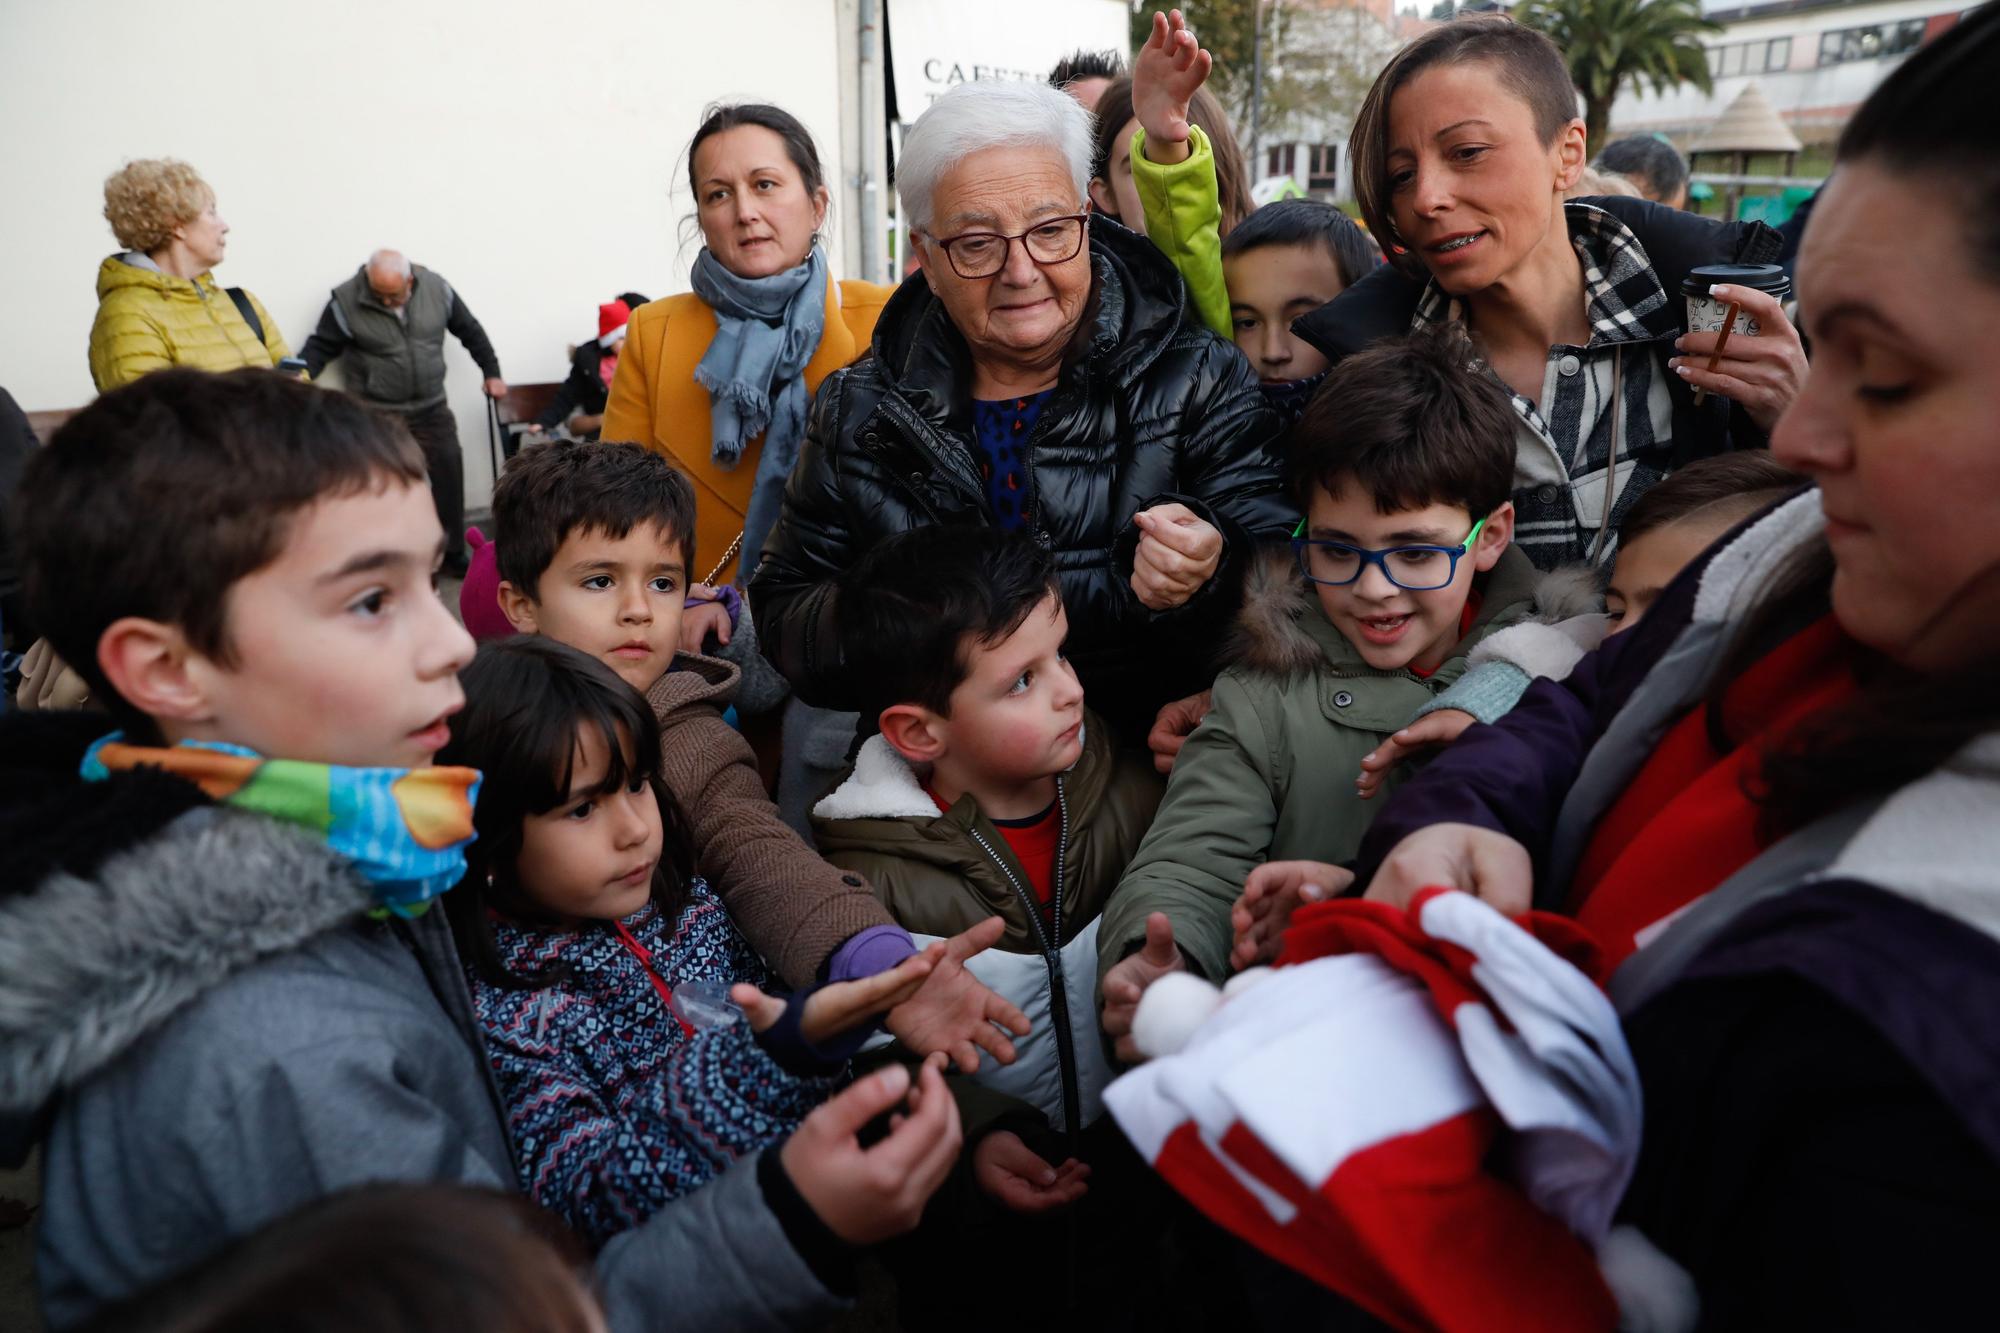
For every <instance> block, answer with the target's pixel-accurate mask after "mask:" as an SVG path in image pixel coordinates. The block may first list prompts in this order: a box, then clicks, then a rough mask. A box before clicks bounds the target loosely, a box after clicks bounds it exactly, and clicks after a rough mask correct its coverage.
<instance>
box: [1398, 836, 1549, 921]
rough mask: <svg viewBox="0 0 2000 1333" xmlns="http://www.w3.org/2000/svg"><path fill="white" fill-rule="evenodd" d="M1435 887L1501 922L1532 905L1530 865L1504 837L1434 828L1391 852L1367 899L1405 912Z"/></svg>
mask: <svg viewBox="0 0 2000 1333" xmlns="http://www.w3.org/2000/svg"><path fill="white" fill-rule="evenodd" d="M1433 885H1437V886H1439V887H1442V888H1447V889H1461V890H1463V891H1464V892H1466V893H1470V894H1473V895H1474V896H1476V897H1478V898H1480V899H1482V900H1484V901H1485V902H1487V903H1489V904H1491V905H1492V906H1493V907H1494V908H1495V909H1497V910H1498V911H1499V912H1500V913H1501V914H1502V915H1504V916H1519V915H1520V914H1521V913H1523V912H1525V911H1527V910H1528V907H1529V906H1530V904H1531V903H1532V902H1533V900H1534V891H1535V865H1534V859H1533V858H1532V857H1530V856H1529V855H1528V849H1527V848H1526V847H1523V846H1522V845H1521V844H1520V843H1518V842H1516V841H1515V840H1514V839H1512V838H1510V837H1508V836H1507V835H1506V834H1504V833H1495V832H1494V831H1493V830H1492V829H1484V828H1480V827H1479V826H1478V825H1476V824H1433V825H1431V826H1430V827H1429V828H1424V829H1418V830H1417V831H1416V832H1415V833H1412V834H1411V835H1410V836H1409V837H1407V838H1405V839H1403V840H1402V841H1401V842H1399V843H1397V844H1396V845H1395V847H1394V848H1393V849H1391V851H1390V852H1389V855H1388V856H1387V857H1385V858H1384V859H1383V861H1382V868H1381V869H1379V870H1377V871H1376V872H1375V878H1374V879H1373V880H1372V881H1371V882H1370V883H1369V885H1368V893H1367V896H1368V897H1370V898H1373V899H1375V900H1376V901H1377V902H1385V903H1392V904H1394V905H1395V906H1397V907H1407V906H1409V904H1410V899H1412V898H1414V897H1416V896H1417V894H1418V892H1419V891H1421V890H1423V889H1427V888H1430V887H1431V886H1433Z"/></svg>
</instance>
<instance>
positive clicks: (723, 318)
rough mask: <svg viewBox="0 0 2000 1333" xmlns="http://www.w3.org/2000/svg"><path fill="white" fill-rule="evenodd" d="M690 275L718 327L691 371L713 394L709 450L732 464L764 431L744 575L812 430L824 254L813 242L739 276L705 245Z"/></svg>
mask: <svg viewBox="0 0 2000 1333" xmlns="http://www.w3.org/2000/svg"><path fill="white" fill-rule="evenodd" d="M693 277H694V294H695V295H696V296H699V297H700V298H701V299H702V300H703V301H705V302H706V303H707V304H708V307H709V309H711V310H713V311H714V312H715V337H714V339H713V340H711V341H710V342H709V344H708V351H707V352H705V353H704V354H703V355H702V358H701V364H700V365H698V366H696V367H695V371H694V378H695V382H696V383H697V384H699V385H701V387H702V388H704V389H706V390H708V394H709V398H710V400H711V408H710V412H709V422H710V431H709V442H710V449H709V456H710V457H711V458H713V459H714V460H715V464H716V466H718V467H722V468H733V467H735V466H736V464H737V463H738V462H739V461H740V460H741V459H742V457H743V450H744V449H745V448H746V447H747V446H748V445H749V444H750V442H751V441H752V440H754V439H756V438H757V437H758V436H759V435H762V436H763V437H764V452H763V454H762V455H761V456H760V457H759V458H758V460H757V477H756V480H755V481H754V482H753V483H752V485H751V490H750V507H749V512H748V513H747V514H746V515H745V516H744V520H743V553H742V556H741V557H740V563H739V565H738V566H737V567H738V568H739V569H741V570H743V571H744V572H745V575H746V577H747V575H748V573H749V571H751V570H754V569H755V568H756V567H757V557H758V555H759V553H761V552H762V551H763V549H764V537H765V534H767V533H768V532H770V530H771V526H772V524H774V523H775V522H776V521H777V517H778V506H779V502H780V501H781V500H782V498H783V496H784V491H785V482H786V480H787V479H788V478H789V477H790V476H791V475H792V464H793V463H795V462H797V461H798V456H799V444H800V442H801V441H802V440H804V438H805V433H806V407H807V399H806V382H805V368H806V363H807V362H808V361H810V360H812V358H813V353H814V352H816V351H818V350H819V340H820V336H821V335H822V334H823V333H824V332H825V331H826V283H827V272H826V255H825V253H824V252H823V251H822V250H821V249H820V248H819V246H818V245H817V244H815V245H814V246H813V248H812V253H811V254H809V255H807V256H806V261H805V262H804V263H803V264H800V265H799V266H798V267H796V268H790V269H786V270H785V271H784V272H783V273H773V274H772V275H771V276H770V277H768V278H742V277H738V276H737V275H736V274H734V273H731V272H730V271H729V270H728V269H726V268H724V267H723V266H722V263H721V261H720V260H718V259H716V257H715V256H714V255H713V254H711V253H709V251H708V248H707V247H706V246H704V247H703V248H702V252H701V253H700V254H699V255H698V256H696V257H695V261H694V275H693Z"/></svg>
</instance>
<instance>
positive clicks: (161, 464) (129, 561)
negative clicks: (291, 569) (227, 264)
mask: <svg viewBox="0 0 2000 1333" xmlns="http://www.w3.org/2000/svg"><path fill="white" fill-rule="evenodd" d="M428 479H429V474H428V473H427V472H426V471H425V470H424V456H423V453H422V451H421V450H419V449H418V448H417V445H416V441H415V440H413V439H412V438H411V437H410V432H409V431H408V430H407V429H406V428H405V427H404V425H403V423H402V421H401V420H400V419H398V418H396V417H393V416H390V415H388V414H387V413H382V412H376V411H373V410H371V409H370V408H369V407H367V406H366V405H365V404H363V403H362V402H361V401H360V400H358V399H355V398H351V397H349V396H348V395H347V394H344V393H339V392H337V391H335V390H332V389H322V388H318V387H315V386H314V385H311V384H306V383H303V382H301V381H300V380H298V379H295V378H293V377H292V376H290V375H278V374H273V373H272V372H271V371H269V370H262V369H245V370H232V371H227V372H223V373H217V372H215V371H209V370H190V369H186V368H168V369H166V370H156V371H154V372H153V373H151V374H150V375H145V376H142V377H141V378H139V379H137V380H134V381H133V382H132V383H130V384H127V385H125V386H123V387H122V388H117V389H113V390H111V391H110V392H109V393H106V394H104V395H103V396H102V397H100V398H98V399H97V400H96V401H95V402H93V403H91V404H90V406H88V407H86V408H84V409H83V410H82V411H80V412H78V413H77V414H76V415H75V416H73V417H71V418H70V419H69V420H68V421H67V422H65V423H64V424H63V426H62V427H61V428H60V429H59V430H57V431H56V433H55V436H54V438H52V439H51V440H50V441H49V443H48V447H47V448H44V449H34V450H30V451H29V455H28V461H27V463H26V465H25V466H24V467H23V468H22V470H21V484H20V489H19V490H18V491H17V492H16V493H15V496H14V504H13V512H12V514H11V516H10V517H9V518H8V521H7V522H6V523H4V524H0V527H4V528H6V529H7V530H8V531H11V532H12V533H13V534H14V538H13V539H14V541H15V542H16V543H17V545H16V547H15V549H16V550H17V551H18V552H19V558H20V566H21V584H22V590H23V592H24V594H25V596H26V599H27V603H28V614H29V619H30V621H31V623H33V624H34V625H36V626H37V627H38V628H39V629H40V630H41V632H42V633H43V634H44V635H46V636H47V637H48V640H49V642H50V644H52V645H53V646H54V648H55V650H56V653H57V654H58V655H59V656H60V657H61V658H62V659H63V661H65V662H67V663H68V664H69V665H70V666H71V667H73V668H74V669H75V670H76V671H77V672H79V673H80V674H81V675H82V676H83V678H84V679H85V680H86V681H88V682H89V684H90V689H91V694H92V696H93V697H94V698H96V699H98V700H99V701H101V702H103V703H104V704H105V705H106V707H108V708H110V709H111V711H112V712H113V714H114V715H115V716H117V717H118V718H119V720H120V721H121V722H122V723H123V724H125V725H126V726H128V727H134V726H136V727H140V728H142V729H144V730H146V731H148V732H150V729H151V724H150V723H149V722H146V721H145V720H144V719H143V717H142V716H141V715H140V714H139V713H138V711H137V710H136V709H134V708H133V707H132V706H131V705H130V704H128V703H126V702H125V700H124V699H123V698H121V697H120V696H119V695H118V694H117V692H116V691H114V690H113V689H112V688H111V686H110V683H109V682H108V681H107V680H106V679H105V677H104V673H103V672H102V671H101V670H99V669H98V665H97V641H98V640H99V639H100V638H102V637H103V634H104V631H105V630H106V629H107V628H109V627H110V626H111V624H112V622H114V621H116V620H118V619H120V618H121V617H124V616H144V617H146V618H147V619H149V620H157V621H160V622H161V623H163V624H168V625H174V626H177V627H178V628H179V629H180V630H181V632H182V633H183V634H185V635H186V636H187V640H188V642H189V643H190V644H191V645H192V646H193V647H194V649H195V650H196V651H197V652H199V653H201V654H202V655H203V656H205V657H208V658H210V659H212V660H214V661H216V662H219V663H221V664H223V665H224V666H230V665H234V663H235V660H236V659H235V651H234V647H233V644H232V640H231V637H230V633H229V624H228V606H229V590H230V589H231V588H232V587H233V586H235V584H236V583H237V582H238V581H239V580H241V579H244V578H247V577H248V576H249V575H251V574H254V573H256V572H257V571H258V570H260V569H262V568H264V567H265V566H266V565H269V564H270V563H271V562H272V561H274V560H276V559H277V558H278V556H279V554H280V553H281V552H282V551H283V550H284V547H285V543H286V541H287V540H288V539H289V538H290V536H291V532H292V526H293V523H294V521H295V520H296V518H297V517H298V515H299V514H300V513H302V512H303V511H304V510H306V509H307V508H309V507H311V506H312V505H313V504H315V503H317V502H318V501H320V500H325V499H330V498H334V497H340V496H351V495H359V494H363V493H365V492H368V491H370V490H374V489H379V488H383V487H388V486H423V485H425V484H427V482H428Z"/></svg>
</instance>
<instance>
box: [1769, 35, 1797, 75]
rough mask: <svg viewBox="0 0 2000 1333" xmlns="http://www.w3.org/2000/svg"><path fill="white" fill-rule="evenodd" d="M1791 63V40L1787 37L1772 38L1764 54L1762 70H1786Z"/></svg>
mask: <svg viewBox="0 0 2000 1333" xmlns="http://www.w3.org/2000/svg"><path fill="white" fill-rule="evenodd" d="M1791 63H1792V39H1791V38H1789V37H1774V38H1772V39H1771V45H1770V46H1769V47H1768V48H1767V49H1766V50H1765V52H1764V68H1765V69H1767V70H1780V69H1788V68H1790V66H1791Z"/></svg>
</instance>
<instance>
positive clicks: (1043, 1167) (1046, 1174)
mask: <svg viewBox="0 0 2000 1333" xmlns="http://www.w3.org/2000/svg"><path fill="white" fill-rule="evenodd" d="M972 1178H973V1179H974V1180H977V1181H978V1182H979V1188H981V1189H983V1190H985V1191H986V1192H987V1193H988V1194H990V1195H992V1196H993V1197H994V1198H995V1199H997V1200H999V1201H1000V1203H1001V1204H1002V1205H1003V1206H1005V1207H1006V1208H1007V1209H1009V1210H1010V1211H1012V1212H1016V1213H1046V1212H1048V1211H1049V1210H1051V1209H1054V1208H1060V1207H1062V1206H1063V1205H1064V1204H1069V1203H1075V1202H1076V1201H1077V1200H1078V1199H1081V1198H1082V1197H1083V1196H1084V1195H1085V1194H1086V1193H1087V1192H1089V1189H1090V1168H1089V1167H1087V1166H1085V1165H1084V1164H1083V1163H1082V1162H1079V1161H1077V1160H1076V1158H1074V1157H1072V1158H1070V1159H1069V1160H1068V1161H1066V1162H1064V1163H1063V1164H1062V1165H1061V1166H1050V1165H1049V1164H1048V1163H1047V1162H1045V1161H1043V1160H1042V1155H1041V1154H1040V1153H1038V1152H1036V1151H1035V1150H1034V1149H1033V1148H1030V1147H1029V1146H1028V1145H1027V1144H1025V1143H1023V1142H1021V1136H1020V1135H1018V1134H1012V1133H1009V1132H1008V1131H1006V1130H1004V1129H998V1130H995V1131H993V1132H992V1133H991V1134H988V1135H987V1136H986V1137H985V1138H983V1139H981V1140H980V1141H979V1146H978V1147H976V1148H974V1149H973V1150H972Z"/></svg>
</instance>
